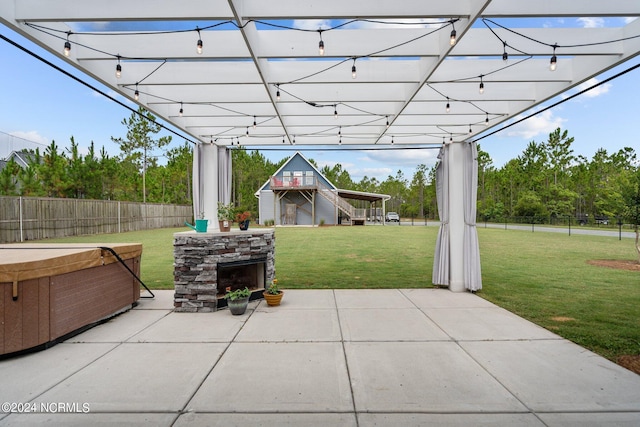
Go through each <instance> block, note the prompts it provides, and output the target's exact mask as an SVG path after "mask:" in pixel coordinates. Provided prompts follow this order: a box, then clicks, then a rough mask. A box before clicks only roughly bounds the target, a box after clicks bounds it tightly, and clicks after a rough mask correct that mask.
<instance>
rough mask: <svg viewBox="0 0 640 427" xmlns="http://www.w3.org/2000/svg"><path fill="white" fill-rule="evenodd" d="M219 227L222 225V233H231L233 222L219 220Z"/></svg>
mask: <svg viewBox="0 0 640 427" xmlns="http://www.w3.org/2000/svg"><path fill="white" fill-rule="evenodd" d="M218 225H220V231H222V232H227V231H231V221H228V220H219V221H218Z"/></svg>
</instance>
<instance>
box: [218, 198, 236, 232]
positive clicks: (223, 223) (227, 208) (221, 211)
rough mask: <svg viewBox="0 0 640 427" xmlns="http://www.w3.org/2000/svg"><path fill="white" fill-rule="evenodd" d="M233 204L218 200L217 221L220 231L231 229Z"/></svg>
mask: <svg viewBox="0 0 640 427" xmlns="http://www.w3.org/2000/svg"><path fill="white" fill-rule="evenodd" d="M233 211H234V209H233V205H232V204H228V205H225V204H224V203H222V202H218V223H219V225H220V231H231V222H232V221H233Z"/></svg>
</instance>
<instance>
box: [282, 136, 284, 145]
mask: <svg viewBox="0 0 640 427" xmlns="http://www.w3.org/2000/svg"><path fill="white" fill-rule="evenodd" d="M282 143H283V144H284V135H282Z"/></svg>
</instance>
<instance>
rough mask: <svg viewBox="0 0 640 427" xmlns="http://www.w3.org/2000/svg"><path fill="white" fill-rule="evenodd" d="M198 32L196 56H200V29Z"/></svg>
mask: <svg viewBox="0 0 640 427" xmlns="http://www.w3.org/2000/svg"><path fill="white" fill-rule="evenodd" d="M197 31H198V42H197V43H196V52H197V53H198V55H202V39H201V38H200V29H197Z"/></svg>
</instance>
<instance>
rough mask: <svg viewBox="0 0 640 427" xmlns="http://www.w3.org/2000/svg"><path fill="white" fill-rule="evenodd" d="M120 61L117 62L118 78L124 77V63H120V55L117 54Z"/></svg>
mask: <svg viewBox="0 0 640 427" xmlns="http://www.w3.org/2000/svg"><path fill="white" fill-rule="evenodd" d="M117 58H118V63H117V64H116V79H119V78H120V77H122V65H120V55H118V56H117Z"/></svg>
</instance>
